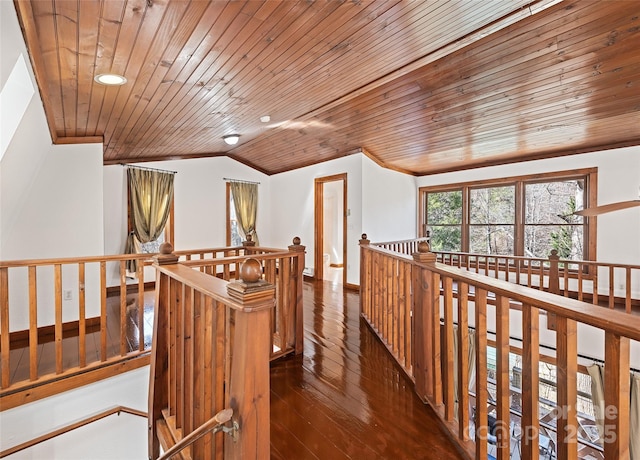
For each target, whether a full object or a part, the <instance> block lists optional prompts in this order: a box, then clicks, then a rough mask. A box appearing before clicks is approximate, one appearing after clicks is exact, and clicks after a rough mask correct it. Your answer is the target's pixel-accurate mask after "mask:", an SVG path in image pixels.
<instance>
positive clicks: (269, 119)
mask: <svg viewBox="0 0 640 460" xmlns="http://www.w3.org/2000/svg"><path fill="white" fill-rule="evenodd" d="M260 121H261V122H262V123H269V122H270V121H271V117H270V116H269V115H263V116H261V117H260Z"/></svg>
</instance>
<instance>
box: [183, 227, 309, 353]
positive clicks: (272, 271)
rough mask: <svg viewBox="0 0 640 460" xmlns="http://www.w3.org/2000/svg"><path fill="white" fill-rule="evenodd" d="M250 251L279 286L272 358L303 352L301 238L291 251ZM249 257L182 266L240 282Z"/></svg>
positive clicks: (274, 316)
mask: <svg viewBox="0 0 640 460" xmlns="http://www.w3.org/2000/svg"><path fill="white" fill-rule="evenodd" d="M246 249H247V250H246V252H245V254H251V257H252V258H253V259H255V260H258V261H259V262H260V264H261V269H262V272H263V273H264V280H265V281H267V282H268V283H271V284H272V285H274V286H275V287H276V308H275V309H274V310H273V312H272V315H271V318H270V325H271V345H272V346H271V350H272V352H271V358H272V359H275V358H278V357H280V356H283V355H285V354H288V353H291V352H295V353H296V354H300V353H302V348H303V336H304V331H303V317H302V281H303V273H302V272H303V270H304V257H305V252H304V251H305V247H304V246H302V245H301V244H300V238H298V237H296V238H294V239H293V244H292V245H290V246H289V248H288V250H287V251H283V250H282V249H273V248H263V247H253V248H246ZM246 258H247V255H243V256H234V257H219V258H211V259H208V258H203V259H197V260H194V259H191V260H189V261H186V262H182V264H183V265H185V266H188V267H191V268H197V269H199V270H200V271H201V272H203V273H207V274H209V275H214V276H216V277H218V278H221V279H223V280H225V281H231V280H237V279H239V277H240V269H239V267H240V265H241V264H242V262H244V261H245V260H246Z"/></svg>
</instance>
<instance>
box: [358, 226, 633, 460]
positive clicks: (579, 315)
mask: <svg viewBox="0 0 640 460" xmlns="http://www.w3.org/2000/svg"><path fill="white" fill-rule="evenodd" d="M391 247H393V246H391ZM360 248H361V264H362V265H361V284H360V289H361V295H360V302H361V314H362V316H363V317H364V319H365V320H366V321H367V323H368V324H369V325H370V327H371V329H372V330H373V332H374V333H375V334H376V335H377V336H378V337H379V339H380V340H381V341H382V342H383V343H384V344H385V346H386V347H387V348H388V349H389V351H390V353H391V354H392V355H393V356H394V357H395V359H396V360H397V361H398V363H399V365H400V366H401V367H402V369H404V371H405V373H406V374H407V376H408V377H409V378H410V379H412V380H413V382H414V383H415V391H416V393H417V394H418V395H419V396H420V397H421V398H422V399H423V400H424V401H425V402H427V403H429V404H430V405H431V406H432V407H433V408H434V410H435V411H436V413H437V414H438V415H439V416H440V417H441V419H442V422H443V425H444V426H445V427H446V428H448V429H449V431H450V433H451V434H452V436H453V437H454V438H455V439H456V440H457V442H458V444H459V445H460V446H461V448H462V450H463V451H464V452H465V453H466V454H467V456H468V458H487V439H488V436H487V434H488V429H489V426H488V410H487V404H485V403H483V402H484V401H488V400H489V399H488V395H489V387H488V379H487V351H486V350H487V344H488V343H487V334H488V333H489V332H492V333H494V334H495V346H496V364H497V373H496V379H495V385H496V393H495V394H496V396H495V398H496V399H495V401H493V402H492V403H491V404H492V406H493V407H494V408H495V410H496V418H497V422H496V423H497V426H498V427H499V430H498V433H497V436H496V448H497V457H498V458H499V459H508V458H509V457H510V454H511V452H510V448H511V435H512V432H511V430H510V422H511V416H512V411H511V402H510V396H511V393H510V381H509V351H510V349H511V347H510V341H511V340H512V338H513V337H514V336H515V337H518V335H520V336H521V340H522V350H523V353H522V355H523V361H522V367H523V368H522V385H523V386H522V405H521V406H522V407H521V411H522V415H521V424H522V433H523V435H522V437H521V438H520V439H519V440H518V442H520V445H521V451H522V456H521V458H522V459H523V460H532V459H536V458H538V455H539V453H538V447H539V442H540V439H542V438H541V437H540V436H541V430H542V429H543V426H542V423H540V421H539V413H538V410H539V405H538V403H539V399H538V398H539V395H538V385H539V381H540V378H539V368H538V363H539V361H540V356H541V350H542V348H541V345H542V344H543V339H544V340H545V341H549V340H553V347H554V348H555V350H556V363H557V381H556V389H557V402H556V405H557V408H556V411H555V412H552V413H551V416H553V418H554V419H555V422H556V431H555V432H554V433H551V434H553V435H554V436H556V438H557V439H555V440H552V441H555V445H556V448H557V458H558V459H559V460H569V459H575V458H577V457H578V452H579V451H580V452H582V450H583V449H585V451H586V450H588V449H596V448H597V446H594V444H593V443H590V442H589V443H587V442H585V443H581V442H580V440H579V439H578V436H577V434H578V432H579V430H578V428H579V426H578V421H577V382H576V377H577V372H578V354H577V351H578V350H577V345H578V333H579V327H578V326H579V325H586V326H590V327H591V328H595V329H597V330H599V331H602V332H603V336H604V341H603V342H602V343H601V351H602V354H603V356H604V363H605V364H604V366H605V369H606V370H607V371H606V373H605V384H604V389H605V407H607V408H608V409H607V420H606V423H607V427H606V429H607V430H608V431H607V432H606V433H607V437H606V438H605V439H604V447H603V453H604V458H606V459H628V458H629V451H628V450H629V443H628V440H629V418H630V417H629V376H630V366H631V362H630V358H631V356H630V342H631V341H636V342H638V341H640V317H638V316H636V315H631V314H629V313H626V312H624V311H618V310H605V309H603V308H601V307H599V306H597V305H593V304H589V303H585V302H582V301H579V300H576V299H571V298H567V297H564V296H559V295H556V294H553V293H550V292H546V291H542V290H536V289H532V288H529V287H526V286H520V285H516V284H513V283H510V282H508V281H504V280H500V279H496V278H494V277H490V276H485V275H483V274H478V273H473V272H470V271H468V270H466V269H462V268H457V267H451V266H448V265H443V264H441V263H438V262H436V254H434V253H431V252H429V248H428V244H427V243H425V242H423V243H420V244H419V245H418V251H417V252H416V253H414V254H413V256H408V255H406V254H401V253H396V252H393V251H392V250H389V249H385V248H382V247H378V246H377V245H375V244H372V243H370V242H369V240H368V239H367V237H366V235H363V237H362V240H361V242H360ZM407 275H408V276H407ZM407 279H409V280H410V283H409V284H410V286H409V287H407ZM454 285H456V286H457V289H458V296H457V305H456V304H454V302H453V289H454V288H453V286H454ZM471 291H473V293H474V297H473V301H471V300H470V298H471V296H470V295H469V292H471ZM489 300H491V304H490V302H489ZM516 304H517V305H518V306H519V307H518V308H514V306H515V305H516ZM542 312H546V313H547V315H544V316H543V315H542V314H541V313H542ZM550 315H553V316H554V317H555V331H554V332H549V327H548V324H547V323H546V317H547V316H550ZM407 317H409V318H411V321H409V322H407V321H406V318H407ZM518 317H519V320H518ZM454 318H455V319H456V321H457V323H458V327H457V330H456V329H455V328H454ZM543 318H545V319H543ZM471 327H472V328H474V329H475V348H476V366H475V370H476V376H477V377H476V388H475V401H476V402H475V406H476V407H475V411H474V414H475V420H473V417H471V410H470V403H469V402H468V398H467V396H465V394H466V393H467V385H466V382H467V380H466V379H467V375H466V369H467V368H468V365H469V357H468V353H467V352H465V351H464V346H462V347H459V350H458V354H457V355H454V354H453V349H452V348H453V347H452V345H453V338H454V334H457V337H458V340H459V343H462V342H463V341H464V338H465V334H466V333H465V330H468V329H469V328H471ZM490 329H492V331H490ZM584 329H587V328H583V331H584ZM583 333H584V332H583ZM407 336H409V337H410V340H406V339H407ZM590 337H591V336H590ZM595 344H596V342H595V341H594V343H591V344H590V345H591V346H594V345H595ZM407 356H410V357H411V358H410V359H409V360H408V359H407ZM454 361H457V362H458V363H459V365H458V366H457V372H454ZM456 380H457V382H458V383H457V386H458V387H457V388H458V393H459V394H460V395H461V396H459V397H458V401H457V404H456V401H455V398H454V393H455V391H454V390H455V381H456ZM472 422H473V423H472ZM470 425H473V426H474V427H475V431H474V433H475V434H474V435H473V436H471V434H472V433H471V432H470ZM550 426H551V425H549V424H547V423H545V427H544V429H547V428H548V427H550ZM548 434H549V433H548Z"/></svg>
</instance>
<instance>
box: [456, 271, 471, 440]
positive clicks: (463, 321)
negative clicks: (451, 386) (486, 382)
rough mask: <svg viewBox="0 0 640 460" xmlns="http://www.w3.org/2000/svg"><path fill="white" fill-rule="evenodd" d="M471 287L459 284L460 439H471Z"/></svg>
mask: <svg viewBox="0 0 640 460" xmlns="http://www.w3.org/2000/svg"><path fill="white" fill-rule="evenodd" d="M468 303H469V285H468V284H467V283H463V282H459V283H458V437H459V438H460V439H462V440H463V441H467V440H468V439H469V305H468Z"/></svg>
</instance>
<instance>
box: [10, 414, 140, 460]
mask: <svg viewBox="0 0 640 460" xmlns="http://www.w3.org/2000/svg"><path fill="white" fill-rule="evenodd" d="M121 412H124V413H126V414H131V415H136V416H138V417H144V418H147V413H146V412H143V411H139V410H137V409H132V408H130V407H126V406H116V407H113V408H111V409H107V410H105V411H103V412H100V413H99V414H95V415H92V416H90V417H87V418H85V419H83V420H80V421H77V422H74V423H71V424H69V425H67V426H64V427H62V428H58V429H57V430H54V431H51V432H49V433H47V434H43V435H42V436H38V437H37V438H34V439H31V440H30V441H26V442H23V443H22V444H18V445H17V446H14V447H10V448H9V449H5V450H3V451H2V452H0V458H4V457H8V456H9V455H12V454H15V453H16V452H20V451H22V450H25V449H28V448H30V447H33V446H35V445H37V444H40V443H42V442H45V441H48V440H49V439H53V438H55V437H57V436H60V435H63V434H65V433H68V432H70V431H73V430H75V429H77V428H82V427H83V426H86V425H88V424H90V423H93V422H97V421H98V420H102V419H103V418H105V417H109V416H110V415H114V414H117V415H120V413H121Z"/></svg>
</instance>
